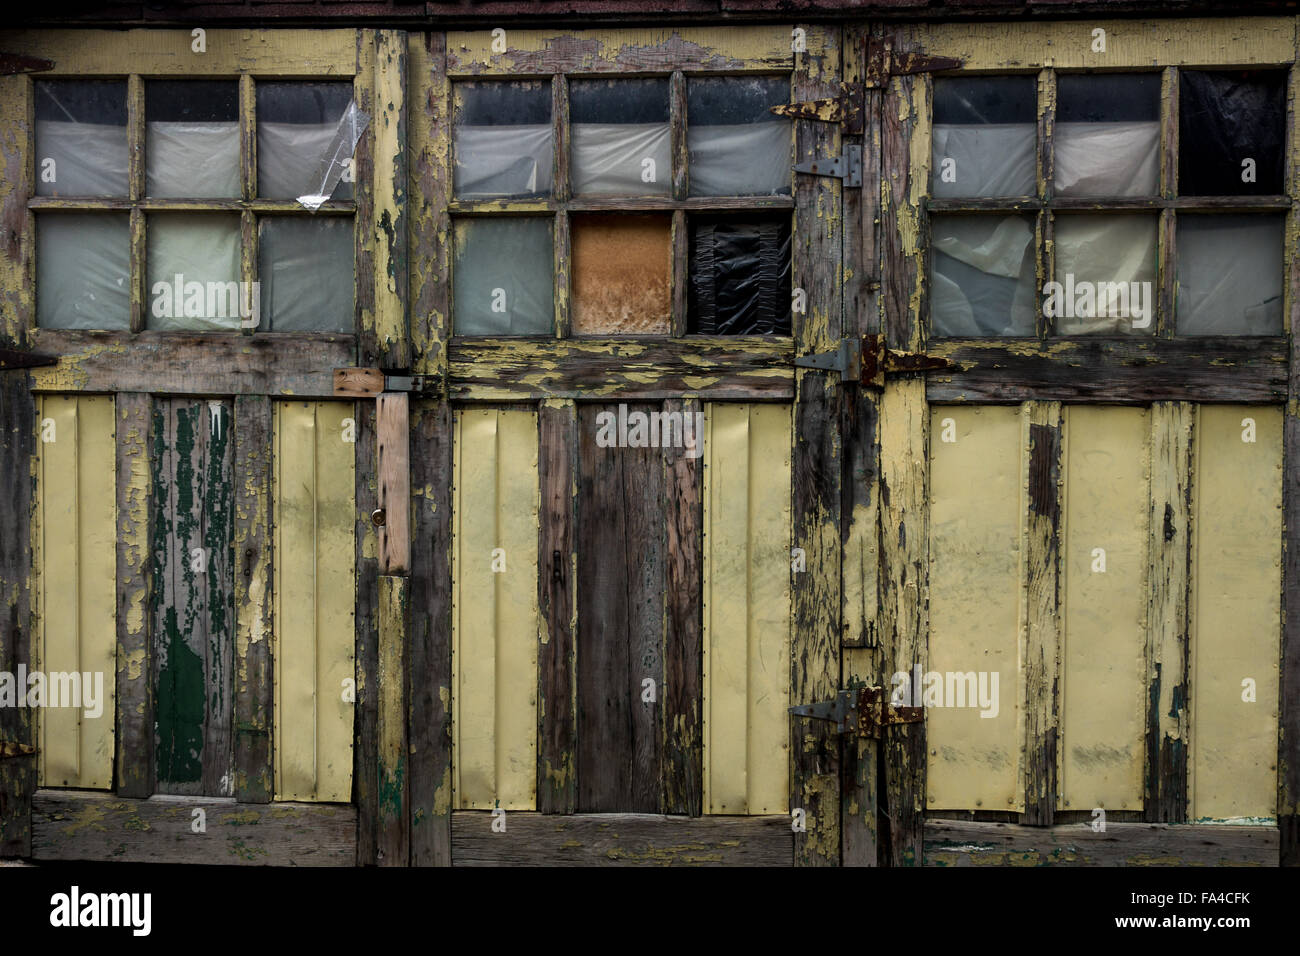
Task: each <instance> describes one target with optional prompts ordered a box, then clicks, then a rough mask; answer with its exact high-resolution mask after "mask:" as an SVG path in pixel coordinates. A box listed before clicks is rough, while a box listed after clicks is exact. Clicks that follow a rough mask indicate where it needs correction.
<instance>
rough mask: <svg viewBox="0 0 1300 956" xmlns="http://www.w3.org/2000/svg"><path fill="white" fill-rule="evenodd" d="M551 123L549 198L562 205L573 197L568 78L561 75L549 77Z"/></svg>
mask: <svg viewBox="0 0 1300 956" xmlns="http://www.w3.org/2000/svg"><path fill="white" fill-rule="evenodd" d="M551 122H552V123H553V124H554V126H553V128H554V130H555V137H554V143H553V146H554V152H553V153H552V155H551V161H552V175H551V197H552V199H553V200H554V201H555V202H561V203H563V202H568V201H569V199H570V198H571V197H572V195H573V192H572V190H571V189H570V186H569V132H570V131H569V78H568V77H567V76H565V75H564V74H563V73H556V74H555V75H554V76H553V77H551Z"/></svg>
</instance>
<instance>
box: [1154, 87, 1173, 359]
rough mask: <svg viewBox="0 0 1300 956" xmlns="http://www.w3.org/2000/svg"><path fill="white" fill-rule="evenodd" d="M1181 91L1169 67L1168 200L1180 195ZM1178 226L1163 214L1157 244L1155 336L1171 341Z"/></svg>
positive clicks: (1164, 102) (1164, 190)
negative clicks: (1179, 115)
mask: <svg viewBox="0 0 1300 956" xmlns="http://www.w3.org/2000/svg"><path fill="white" fill-rule="evenodd" d="M1178 91H1179V82H1178V67H1176V66H1167V67H1165V68H1164V69H1163V70H1161V71H1160V108H1161V113H1160V195H1161V196H1163V197H1165V198H1166V199H1172V198H1173V197H1174V196H1176V195H1178ZM1177 224H1178V218H1177V215H1176V214H1175V212H1174V210H1172V209H1165V210H1162V211H1161V213H1160V227H1159V236H1158V240H1157V241H1158V242H1159V244H1160V248H1159V253H1160V254H1159V258H1158V263H1157V266H1158V268H1157V273H1158V281H1159V284H1160V292H1159V303H1158V308H1157V309H1156V327H1155V334H1156V335H1157V336H1163V337H1172V336H1173V334H1174V329H1175V327H1176V325H1177V316H1175V315H1174V303H1175V301H1176V293H1177V288H1178V268H1177V259H1176V258H1175V254H1176V253H1175V249H1176V239H1175V235H1176V230H1177Z"/></svg>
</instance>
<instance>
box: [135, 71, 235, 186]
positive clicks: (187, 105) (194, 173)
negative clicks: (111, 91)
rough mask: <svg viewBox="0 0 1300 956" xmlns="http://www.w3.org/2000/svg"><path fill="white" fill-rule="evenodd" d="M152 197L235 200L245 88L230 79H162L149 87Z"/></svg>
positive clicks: (147, 109)
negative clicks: (241, 100) (241, 97)
mask: <svg viewBox="0 0 1300 956" xmlns="http://www.w3.org/2000/svg"><path fill="white" fill-rule="evenodd" d="M144 112H145V120H146V127H145V156H146V162H145V178H146V184H147V189H146V192H147V194H148V195H149V196H153V197H157V198H162V199H169V198H170V199H229V198H237V197H238V196H239V195H240V188H239V87H238V84H236V83H235V82H233V81H227V80H183V81H172V80H160V81H157V82H152V83H149V84H147V85H146V87H145V107H144Z"/></svg>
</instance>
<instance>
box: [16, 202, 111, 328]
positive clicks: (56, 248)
mask: <svg viewBox="0 0 1300 956" xmlns="http://www.w3.org/2000/svg"><path fill="white" fill-rule="evenodd" d="M130 249H131V227H130V216H129V215H128V214H127V213H124V212H112V213H42V214H40V215H38V216H37V217H36V324H37V325H39V326H41V327H42V328H46V329H129V328H130V327H131V256H130Z"/></svg>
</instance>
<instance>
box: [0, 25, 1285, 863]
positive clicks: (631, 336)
mask: <svg viewBox="0 0 1300 956" xmlns="http://www.w3.org/2000/svg"><path fill="white" fill-rule="evenodd" d="M630 6H632V5H630V4H623V3H619V2H615V0H592V2H590V3H582V2H579V3H573V4H563V5H561V4H549V3H541V4H524V5H520V4H512V3H489V4H470V3H445V4H444V3H419V4H415V3H412V4H406V3H352V4H348V3H345V4H332V3H321V4H315V3H303V4H296V3H284V4H272V5H265V6H263V5H252V4H241V3H231V4H222V3H214V4H209V5H194V6H192V7H186V6H185V5H174V4H173V5H163V7H161V8H157V9H155V8H153V7H148V8H144V7H138V6H131V5H123V7H122V8H121V9H120V10H112V9H110V10H109V11H107V12H105V13H99V14H97V16H114V17H115V18H116V20H115V24H114V26H115V27H116V26H124V27H126V28H121V29H119V28H113V29H109V28H107V24H103V25H101V24H98V23H96V22H93V21H92V20H91V19H90V18H89V17H88V16H86V15H84V14H80V13H77V12H73V13H70V14H69V15H68V16H67V17H66V18H63V19H60V18H59V17H58V15H57V14H56V13H46V14H44V16H46V17H47V19H46V20H44V21H33V22H32V23H31V24H30V25H29V26H26V27H21V28H14V29H10V30H5V31H0V159H2V160H3V169H4V174H3V178H0V215H2V216H3V227H4V230H3V242H2V243H0V350H2V351H0V478H2V480H0V487H3V489H4V491H3V496H2V497H0V543H2V544H3V552H2V553H0V594H3V613H2V614H0V675H10V676H11V680H10V683H9V685H8V687H9V691H10V693H11V698H10V699H9V701H8V702H6V699H5V698H4V697H3V692H4V689H5V688H4V685H0V854H2V855H4V856H14V857H24V858H32V859H36V860H66V859H74V860H128V861H132V860H146V861H186V862H197V863H248V864H299V865H343V866H351V865H393V866H406V865H411V866H424V865H501V864H510V863H546V864H580V865H610V864H615V865H618V864H638V863H640V864H713V865H717V864H724V865H726V864H740V865H866V866H874V865H922V864H924V865H971V864H988V863H995V864H1001V863H1005V864H1011V863H1017V864H1023V863H1042V864H1073V865H1099V864H1100V865H1140V864H1150V863H1163V864H1170V863H1186V864H1260V865H1277V864H1279V863H1282V864H1290V865H1295V864H1297V863H1300V557H1297V556H1298V555H1300V538H1298V537H1297V531H1296V530H1295V529H1297V528H1300V512H1298V510H1297V509H1300V484H1298V483H1297V478H1296V477H1295V476H1297V475H1300V462H1297V456H1300V448H1298V446H1297V443H1298V442H1300V358H1298V357H1297V356H1296V355H1295V353H1294V345H1293V342H1294V337H1293V329H1294V328H1295V327H1296V323H1297V321H1298V320H1300V311H1298V310H1300V299H1298V298H1297V296H1298V294H1300V271H1298V270H1297V266H1296V258H1297V255H1296V253H1297V250H1296V245H1297V242H1300V225H1297V224H1298V223H1300V218H1297V217H1298V216H1300V208H1298V207H1297V202H1300V142H1298V141H1297V139H1296V135H1295V110H1296V105H1295V100H1296V89H1297V85H1296V84H1297V83H1300V79H1297V77H1300V74H1297V72H1296V70H1295V63H1296V54H1297V43H1298V42H1300V21H1298V20H1297V18H1296V17H1295V16H1289V15H1284V14H1282V13H1280V12H1277V11H1276V10H1274V8H1273V7H1274V5H1268V4H1261V5H1257V6H1256V7H1254V8H1251V9H1248V10H1241V9H1240V7H1239V5H1233V6H1234V10H1235V11H1236V12H1235V13H1233V15H1231V16H1227V15H1225V11H1223V10H1220V9H1218V8H1217V7H1216V5H1214V4H1201V5H1189V7H1190V6H1195V9H1194V10H1192V9H1189V11H1187V13H1186V15H1184V16H1180V17H1178V18H1169V17H1165V18H1156V17H1157V15H1158V11H1155V9H1154V8H1155V5H1153V4H1142V3H1067V4H1059V3H1029V4H1004V5H1001V6H990V5H988V4H979V3H971V4H960V3H954V4H949V5H946V6H944V7H942V8H940V7H939V6H938V5H933V6H930V7H927V6H926V5H924V4H919V5H918V4H913V3H878V4H868V5H864V6H855V7H852V8H845V7H843V6H842V5H839V4H830V3H827V4H819V3H803V2H795V3H790V4H780V5H778V4H774V3H767V2H762V0H753V2H747V0H735V2H732V0H724V2H722V3H718V2H714V0H682V2H680V3H676V4H670V5H665V6H664V8H662V9H660V10H656V11H647V10H637V11H636V14H635V17H636V19H635V21H633V20H632V19H631V18H630V15H629V14H628V13H627V11H626V9H625V8H627V7H630ZM560 7H563V10H561V9H560ZM552 8H554V9H552ZM311 18H314V19H311ZM186 84H189V85H188V86H187V85H186ZM1090 84H1091V85H1090ZM772 107H777V109H776V110H775V111H774V110H773V109H772ZM354 143H355V146H354V145H353V144H354ZM1207 157H1208V158H1207ZM1215 158H1217V160H1218V161H1219V166H1218V167H1214V166H1213V163H1211V159H1215ZM1198 164H1199V165H1198ZM1225 164H1227V165H1226V167H1225ZM795 166H798V167H802V169H800V170H799V171H793V170H792V169H791V167H795ZM1225 168H1226V170H1227V171H1226V172H1225ZM69 184H71V185H69ZM322 184H324V185H323V186H322ZM1219 186H1222V188H1218V187H1219ZM313 196H315V197H316V199H315V200H313V199H312V197H313ZM187 270H188V271H189V274H190V276H191V278H192V279H193V278H194V277H196V276H200V275H201V276H203V279H204V280H206V283H205V282H204V281H200V282H199V286H201V287H200V288H199V289H198V291H197V292H195V291H194V290H192V289H191V288H190V286H189V285H187V283H186V282H185V280H184V278H183V277H184V275H185V274H186V272H187ZM204 270H206V271H204ZM1076 273H1077V276H1078V278H1079V282H1080V283H1081V285H1080V286H1079V287H1078V288H1080V289H1081V288H1082V287H1083V285H1082V284H1088V293H1087V295H1088V299H1087V302H1088V305H1087V306H1086V308H1085V306H1084V305H1082V304H1080V303H1082V302H1083V300H1082V299H1078V300H1076V298H1075V295H1074V290H1075V276H1076ZM1067 274H1068V276H1069V277H1070V278H1069V279H1068V282H1069V289H1068V291H1066V290H1057V293H1056V295H1057V296H1058V304H1059V306H1060V307H1059V308H1053V307H1052V306H1051V298H1052V293H1051V292H1050V291H1049V290H1050V288H1051V287H1050V285H1049V284H1050V283H1052V282H1054V281H1058V282H1061V283H1065V282H1066V281H1067V279H1066V276H1067ZM173 280H174V281H173ZM1112 284H1113V286H1114V287H1113V288H1111V286H1112ZM214 285H215V286H216V293H215V299H216V302H215V304H216V305H218V306H220V305H221V303H222V301H223V300H222V298H221V297H222V295H224V294H225V290H226V288H227V287H228V286H229V288H231V289H235V290H237V292H236V291H232V292H231V293H230V296H231V298H230V300H229V304H230V306H231V307H230V308H229V309H225V310H224V311H220V310H219V311H220V316H219V317H218V316H216V313H215V312H214V292H213V287H214ZM1103 285H1106V286H1107V287H1108V290H1106V291H1103V289H1102V288H1101V287H1102V286H1103ZM1094 287H1096V288H1095V290H1094ZM1119 287H1123V291H1124V294H1125V298H1124V302H1123V305H1122V306H1121V305H1117V302H1116V296H1117V295H1118V292H1119ZM249 290H260V291H255V292H253V291H249ZM1130 290H1131V294H1132V296H1133V299H1132V300H1131V301H1130V299H1129V298H1128V294H1129V292H1130ZM1094 291H1095V294H1094ZM254 296H258V297H260V298H259V299H258V301H260V306H258V305H253V304H252V303H253V301H254V298H253V297H254ZM1104 296H1108V297H1110V298H1108V299H1107V300H1106V301H1107V303H1108V306H1109V308H1108V309H1100V308H1098V306H1099V304H1100V303H1101V301H1102V298H1103V297H1104ZM194 297H197V298H194ZM1252 297H1253V298H1252ZM192 299H193V301H194V305H193V306H191V300H192ZM1067 302H1068V306H1067ZM1140 302H1145V305H1140V304H1139V303H1140ZM1076 305H1079V307H1078V308H1077V309H1076V308H1075V306H1076ZM249 306H251V309H250V308H249ZM1097 316H1101V317H1102V318H1101V320H1100V321H1094V319H1096V317H1097ZM638 429H639V431H638ZM32 673H40V674H43V675H44V677H45V680H46V684H47V685H51V686H47V688H46V696H45V699H43V700H41V701H33V700H31V695H30V693H27V692H29V691H30V686H29V683H24V682H22V681H20V680H18V675H20V674H32ZM73 673H75V674H78V675H81V676H82V677H83V678H84V680H83V681H81V682H80V683H84V684H85V685H86V686H85V687H80V691H81V693H82V698H81V700H80V703H83V704H86V705H87V706H51V703H52V702H53V703H58V701H53V699H52V698H51V696H50V694H52V693H53V686H52V685H53V684H54V683H55V680H54V675H56V674H65V675H67V674H73ZM96 674H99V675H102V677H103V685H102V688H101V689H100V691H99V692H98V693H97V694H94V697H95V698H96V699H95V700H94V701H93V706H90V704H91V703H92V702H91V701H89V700H88V699H87V695H88V694H90V693H91V691H90V690H89V689H88V688H89V687H90V686H92V685H93V684H94V675H96ZM931 675H935V676H933V677H932V676H931ZM63 684H64V690H67V689H68V686H69V682H68V681H67V680H66V679H65V680H64V681H63ZM873 688H874V689H875V690H874V691H873V690H872V689H873ZM954 692H955V693H956V695H957V696H958V698H959V699H960V702H956V701H954V699H953V694H954ZM24 693H26V696H23V695H24ZM968 697H969V699H968ZM891 698H892V704H891V703H890V701H891ZM64 703H66V701H64ZM29 705H30V706H29ZM818 705H822V706H818ZM832 705H834V706H832ZM792 708H793V709H794V711H793V712H792ZM910 708H918V709H917V710H911V709H910ZM828 718H831V719H828ZM837 721H838V722H837Z"/></svg>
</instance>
